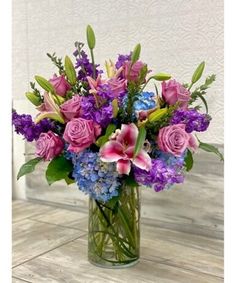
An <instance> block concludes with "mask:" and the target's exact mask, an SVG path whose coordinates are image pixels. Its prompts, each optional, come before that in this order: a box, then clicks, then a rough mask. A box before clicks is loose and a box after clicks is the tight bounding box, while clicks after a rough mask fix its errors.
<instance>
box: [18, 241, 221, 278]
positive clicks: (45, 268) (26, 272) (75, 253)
mask: <svg viewBox="0 0 236 283" xmlns="http://www.w3.org/2000/svg"><path fill="white" fill-rule="evenodd" d="M153 252H154V251H153ZM13 274H14V276H17V277H19V278H22V279H25V280H32V281H33V282H42V283H43V282H50V283H54V282H55V283H56V282H70V283H75V282H88V283H89V282H104V283H106V282H107V283H108V282H109V283H112V282H114V283H115V282H117V283H118V282H122V283H124V282H127V283H128V282H137V283H138V282H140V283H141V282H150V283H151V282H152V283H153V282H161V283H177V282H181V283H189V282H191V283H217V282H223V279H222V278H219V277H217V276H211V275H208V274H204V273H200V272H196V271H192V270H188V269H185V268H178V267H175V266H171V265H166V264H165V262H164V261H162V260H161V259H160V261H159V262H154V261H149V260H145V259H143V258H142V259H141V260H140V262H139V263H138V264H137V265H136V266H133V267H130V268H127V269H116V270H114V269H102V268H99V267H95V266H93V265H91V264H90V263H89V262H88V261H87V245H86V243H85V241H84V240H83V239H78V240H75V241H72V242H70V243H68V244H66V245H63V246H61V247H59V248H57V249H55V250H52V251H50V252H48V253H46V254H43V255H41V256H39V257H37V258H35V259H32V260H30V261H28V262H26V263H25V264H23V265H20V266H18V267H16V268H14V269H13Z"/></svg>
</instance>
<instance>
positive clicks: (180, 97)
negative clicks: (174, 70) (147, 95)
mask: <svg viewBox="0 0 236 283" xmlns="http://www.w3.org/2000/svg"><path fill="white" fill-rule="evenodd" d="M162 97H163V99H164V100H165V101H166V102H167V103H168V104H169V105H174V104H175V103H176V102H179V103H180V107H181V108H185V109H186V108H187V106H188V102H189V100H190V92H189V91H188V90H187V89H186V88H185V87H183V86H182V85H181V84H180V83H178V82H177V81H176V80H169V81H168V82H166V81H164V82H162Z"/></svg>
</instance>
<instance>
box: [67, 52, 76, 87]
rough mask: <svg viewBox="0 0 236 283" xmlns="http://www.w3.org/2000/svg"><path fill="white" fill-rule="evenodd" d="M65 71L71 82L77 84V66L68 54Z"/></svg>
mask: <svg viewBox="0 0 236 283" xmlns="http://www.w3.org/2000/svg"><path fill="white" fill-rule="evenodd" d="M65 73H66V76H67V78H68V80H69V82H70V83H71V84H72V85H75V84H76V72H75V67H74V65H73V63H72V61H71V59H70V58H69V57H68V56H66V57H65Z"/></svg>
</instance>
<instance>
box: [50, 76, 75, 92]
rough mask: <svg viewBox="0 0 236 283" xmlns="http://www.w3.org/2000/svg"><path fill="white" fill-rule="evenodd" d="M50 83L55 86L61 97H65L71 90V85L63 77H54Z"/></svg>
mask: <svg viewBox="0 0 236 283" xmlns="http://www.w3.org/2000/svg"><path fill="white" fill-rule="evenodd" d="M49 82H50V83H51V84H52V85H53V86H54V89H55V91H56V93H57V94H58V95H60V96H65V95H66V92H67V91H68V90H70V89H71V86H70V84H69V83H68V82H67V80H66V79H65V77H64V76H63V75H61V76H59V77H58V76H57V75H54V76H53V78H52V79H50V80H49Z"/></svg>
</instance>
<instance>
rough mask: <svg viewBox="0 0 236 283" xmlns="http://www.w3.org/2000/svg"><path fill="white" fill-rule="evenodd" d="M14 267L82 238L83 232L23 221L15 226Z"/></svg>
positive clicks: (13, 231) (32, 221)
mask: <svg viewBox="0 0 236 283" xmlns="http://www.w3.org/2000/svg"><path fill="white" fill-rule="evenodd" d="M12 234H13V246H12V248H13V253H12V256H13V259H12V261H13V266H15V265H18V264H21V263H22V262H25V261H27V260H29V259H31V258H33V257H35V256H38V255H40V254H42V253H45V252H47V251H49V250H51V249H53V248H56V247H57V246H60V245H61V244H63V243H67V242H68V241H71V240H73V239H76V238H78V237H80V236H81V235H82V234H83V232H82V231H79V230H75V229H72V228H64V227H60V226H56V225H52V224H46V223H41V222H37V221H34V220H30V219H23V220H21V221H17V222H15V223H14V224H13V228H12Z"/></svg>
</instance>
